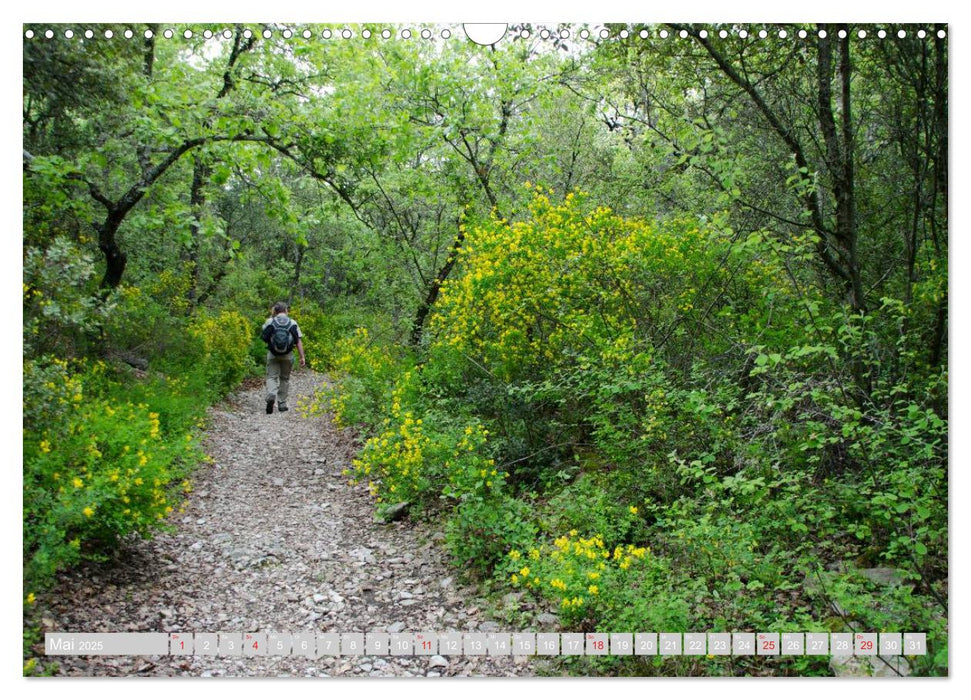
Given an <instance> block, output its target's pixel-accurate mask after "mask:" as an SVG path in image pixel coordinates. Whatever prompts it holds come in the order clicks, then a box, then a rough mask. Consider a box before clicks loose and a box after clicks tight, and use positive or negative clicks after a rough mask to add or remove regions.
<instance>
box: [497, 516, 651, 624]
mask: <svg viewBox="0 0 971 700" xmlns="http://www.w3.org/2000/svg"><path fill="white" fill-rule="evenodd" d="M502 569H503V570H504V571H505V572H506V575H507V576H508V580H509V583H510V584H511V585H512V586H513V587H516V588H521V589H526V590H529V591H531V592H532V593H533V594H535V595H537V596H539V597H541V598H545V599H546V600H548V601H549V602H550V603H551V604H553V606H554V607H555V608H556V612H557V613H558V615H559V617H560V619H561V620H562V622H563V624H564V626H565V627H566V628H567V629H581V628H591V627H596V626H597V625H598V624H600V625H603V624H608V623H610V622H611V621H619V620H620V619H621V618H624V617H629V615H630V614H631V612H632V611H633V610H636V609H640V608H642V607H643V603H641V604H640V605H638V604H637V602H636V599H637V598H638V596H639V597H640V599H642V600H643V601H648V600H650V598H652V597H653V596H654V595H656V594H657V593H658V592H659V590H661V589H660V588H654V589H653V590H652V589H651V587H649V586H648V585H647V584H648V583H649V582H650V581H652V580H653V579H654V578H655V577H656V575H657V572H658V571H664V570H665V564H664V563H663V562H662V561H661V560H659V559H657V558H656V557H655V556H654V555H653V554H652V552H651V550H650V548H649V547H645V546H637V545H634V544H617V545H615V546H613V547H610V546H608V545H607V544H606V543H605V542H604V539H603V537H601V536H600V535H593V536H591V537H583V536H581V535H580V534H579V532H578V531H577V530H570V532H569V533H567V534H564V535H561V536H560V537H557V538H556V539H555V540H554V541H553V542H552V543H551V544H547V543H544V544H541V545H539V546H535V547H530V548H528V549H525V550H522V551H521V550H519V549H513V550H510V551H509V552H508V553H507V555H506V561H505V563H504V566H503V567H502ZM622 611H623V613H622ZM628 623H629V621H628ZM649 628H650V629H653V628H652V627H650V626H648V627H644V629H649ZM618 629H620V628H618Z"/></svg>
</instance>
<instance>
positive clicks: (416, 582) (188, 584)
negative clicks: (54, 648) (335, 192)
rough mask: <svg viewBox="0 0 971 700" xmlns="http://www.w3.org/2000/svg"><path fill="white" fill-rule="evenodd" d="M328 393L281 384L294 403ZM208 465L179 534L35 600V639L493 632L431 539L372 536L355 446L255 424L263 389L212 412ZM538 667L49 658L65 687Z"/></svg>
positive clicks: (409, 529)
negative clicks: (96, 681)
mask: <svg viewBox="0 0 971 700" xmlns="http://www.w3.org/2000/svg"><path fill="white" fill-rule="evenodd" d="M324 381H326V379H325V377H324V376H323V375H319V374H316V373H313V372H311V371H309V370H300V371H296V372H294V374H293V375H292V377H291V397H292V398H291V406H295V405H296V404H297V399H298V398H299V397H307V396H309V395H310V394H311V393H312V392H313V390H314V388H315V387H317V386H319V385H320V384H321V383H322V382H324ZM205 449H206V452H207V453H208V454H209V455H211V456H212V458H213V463H212V464H207V465H203V466H202V467H200V468H199V470H198V471H197V472H196V473H195V474H194V476H193V478H192V481H193V492H192V493H191V494H190V496H189V500H188V502H187V506H186V509H185V511H184V512H183V513H175V514H173V520H174V524H175V525H176V530H175V531H174V532H172V533H162V534H160V535H157V536H156V537H155V538H154V539H152V540H149V541H138V542H135V543H133V544H131V545H130V546H128V547H126V549H125V550H124V551H123V552H122V553H121V554H120V555H119V556H118V557H117V558H116V560H114V561H112V562H108V563H104V564H97V565H86V566H84V567H81V568H79V569H78V570H76V571H74V572H72V573H70V574H69V575H67V576H65V577H64V578H63V579H62V580H61V582H60V584H59V585H58V587H57V589H56V590H55V591H53V592H52V594H51V595H49V596H45V601H44V603H45V610H44V614H43V618H42V627H43V629H44V631H55V630H56V631H62V632H289V633H296V632H338V633H344V632H378V631H386V632H402V631H404V632H422V631H436V632H440V631H458V632H469V631H481V632H489V631H497V630H499V629H500V626H499V625H498V624H497V623H496V622H494V621H491V620H487V619H485V616H484V614H483V613H482V611H481V605H482V604H481V603H480V602H477V601H476V600H475V597H474V592H473V591H470V590H466V589H463V588H461V587H459V586H458V585H457V584H456V582H455V581H456V577H455V573H454V572H453V571H450V570H449V568H448V566H447V564H446V561H445V559H446V553H445V549H444V544H443V542H442V536H441V533H436V532H434V528H432V529H428V525H427V524H426V525H423V526H422V527H421V529H419V528H416V527H415V526H413V525H412V524H409V523H400V522H399V523H393V524H390V525H382V524H376V523H374V521H373V510H372V502H371V499H370V497H369V495H368V494H367V491H366V489H364V488H363V487H360V486H349V485H348V483H347V478H346V477H344V476H342V475H341V470H342V469H345V468H347V467H348V466H349V464H350V459H351V456H352V454H353V453H354V444H353V440H352V438H351V436H350V435H349V434H348V433H345V432H341V431H339V430H337V429H336V428H335V427H334V426H333V425H332V423H331V422H330V421H329V419H328V418H327V417H326V416H316V417H304V416H301V415H300V414H299V413H298V412H297V411H296V410H291V411H289V412H287V413H283V414H281V413H274V414H272V415H266V413H265V406H264V403H263V397H262V387H259V386H253V387H251V388H244V389H241V390H240V391H239V392H237V393H236V394H234V395H233V396H231V397H230V399H229V400H227V401H226V402H224V403H223V404H221V405H220V406H218V407H216V408H214V409H212V410H211V411H210V421H209V426H208V429H207V434H206V437H205ZM534 664H535V660H533V661H528V660H527V659H525V658H517V657H476V656H450V657H449V656H444V657H427V656H407V657H393V656H358V657H347V656H345V657H323V658H320V659H307V658H300V657H296V656H290V657H242V658H227V657H198V656H190V657H180V656H159V657H123V656H104V657H98V656H91V657H60V658H59V659H58V665H59V675H68V676H120V675H145V676H233V677H240V676H254V677H259V676H271V677H279V676H299V677H306V676H380V677H396V676H524V675H530V674H531V673H532V670H533V668H534Z"/></svg>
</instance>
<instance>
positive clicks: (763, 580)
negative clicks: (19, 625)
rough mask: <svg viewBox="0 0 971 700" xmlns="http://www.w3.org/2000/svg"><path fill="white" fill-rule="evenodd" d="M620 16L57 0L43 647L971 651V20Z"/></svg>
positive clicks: (246, 663) (27, 595)
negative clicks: (953, 529)
mask: <svg viewBox="0 0 971 700" xmlns="http://www.w3.org/2000/svg"><path fill="white" fill-rule="evenodd" d="M344 10H345V11H347V12H351V11H353V8H344ZM601 10H603V11H604V12H606V13H607V14H606V15H605V16H604V17H601V18H600V19H599V20H598V19H597V16H596V15H597V13H598V12H600V11H601ZM912 10H913V11H912V12H911V13H910V14H911V15H914V14H915V13H916V14H925V15H926V17H924V19H938V20H939V19H946V17H944V16H943V15H941V13H940V12H939V11H937V10H933V11H930V10H928V11H926V12H924V11H922V10H921V9H920V8H912ZM327 12H328V10H327V8H321V9H319V11H317V12H315V14H316V15H319V16H325V15H327ZM618 12H619V10H618V9H617V8H606V7H605V8H597V7H594V6H589V7H587V8H585V9H584V10H583V11H582V12H579V11H576V10H575V9H570V8H556V7H553V8H547V11H546V12H545V14H543V16H542V17H540V16H539V15H538V14H537V12H535V11H531V9H530V7H529V5H528V4H526V5H523V6H522V7H521V8H507V9H506V10H505V11H504V12H503V14H502V17H500V18H498V19H507V20H509V21H507V22H494V23H462V22H459V21H420V18H421V14H422V12H421V9H420V8H413V11H412V12H411V13H410V14H411V15H413V16H414V18H417V19H416V20H413V21H403V20H401V21H392V22H383V21H381V18H380V17H374V16H373V12H369V11H368V10H367V9H366V8H360V15H359V16H357V19H356V21H351V20H348V19H346V17H347V15H346V13H345V12H343V11H342V12H341V13H340V14H338V13H337V12H336V10H335V16H334V17H332V18H331V19H327V18H326V17H324V19H322V20H321V21H315V22H237V21H225V22H196V21H190V22H184V23H180V22H146V23H138V22H82V23H72V22H62V21H53V22H33V21H29V22H26V23H24V24H22V25H20V26H19V30H20V32H21V39H22V59H23V87H22V92H23V110H22V113H23V122H22V138H23V149H22V150H23V155H22V176H23V202H22V211H23V217H22V219H23V224H22V225H23V234H22V244H23V251H22V260H23V328H22V330H23V335H22V338H23V340H22V347H23V377H22V395H23V472H24V473H23V561H24V566H23V581H24V590H23V629H24V650H23V653H24V675H25V676H54V677H132V676H150V677H156V678H183V677H190V678H209V677H232V678H291V679H295V678H320V679H324V678H332V677H365V678H405V677H408V678H422V679H424V680H423V681H422V682H423V683H430V682H437V681H433V680H432V679H440V678H450V677H477V678H481V677H488V678H493V677H495V678H527V677H529V678H531V677H549V676H556V677H560V676H568V677H637V678H656V677H706V678H711V677H720V678H726V677H732V678H736V677H742V678H762V677H779V676H785V677H818V676H827V677H832V676H835V677H841V678H847V677H852V678H861V677H865V678H891V677H892V678H903V677H908V676H909V677H928V676H947V675H948V674H949V651H948V639H949V616H948V602H949V588H948V586H949V558H948V553H949V548H948V547H949V513H948V493H949V475H948V460H949V428H948V420H949V418H948V415H949V414H948V409H949V384H948V357H949V338H950V334H949V318H950V316H949V309H950V308H952V306H951V305H950V302H949V290H950V285H949V275H948V266H949V260H950V253H949V240H950V239H949V212H950V211H951V210H952V208H951V207H950V206H949V199H948V193H949V184H950V183H949V177H950V172H951V163H950V162H949V156H950V150H949V137H950V133H951V132H950V130H949V121H948V117H949V97H950V89H949V76H950V75H952V74H953V73H956V71H951V70H950V65H949V58H950V51H949V49H950V42H951V37H950V31H951V29H950V26H949V25H948V24H947V23H946V22H928V21H923V22H922V21H907V22H899V21H873V22H788V23H778V22H768V21H751V20H752V17H751V16H750V14H746V13H741V12H740V13H738V17H737V18H738V19H745V20H746V21H738V22H736V21H731V18H730V17H728V15H730V14H731V12H729V10H727V9H724V8H723V9H722V11H719V12H718V13H716V14H715V15H713V16H712V17H711V20H710V21H700V20H696V21H690V22H689V21H685V22H651V21H640V20H646V19H650V17H651V16H652V15H659V14H660V13H659V12H655V11H654V8H650V7H646V6H645V7H637V8H635V7H633V6H631V7H628V8H626V9H625V10H624V12H623V13H622V16H618ZM139 13H140V11H135V12H126V13H125V14H126V16H128V15H137V14H139ZM289 13H293V14H294V15H300V14H301V12H297V11H293V10H292V9H284V10H283V11H282V12H281V10H280V9H279V8H272V7H267V6H264V7H263V10H262V12H261V14H264V15H265V18H266V19H273V18H281V16H282V18H283V19H285V18H286V17H285V16H286V15H287V14H289ZM212 14H213V17H215V18H216V19H220V17H218V16H217V15H218V14H219V13H218V12H214V13H212ZM233 14H234V13H232V12H228V11H223V12H222V15H223V17H222V19H232V17H233ZM391 14H392V15H393V16H396V15H394V13H391ZM476 14H477V13H473V12H470V11H467V10H465V9H462V8H454V18H453V19H456V20H460V19H463V17H462V15H467V16H468V17H466V18H475V17H474V16H475V15H476ZM478 14H480V15H481V14H486V13H478ZM489 14H496V13H489ZM671 14H672V12H670V11H667V12H664V16H665V17H668V16H670V15H671ZM770 14H771V13H770ZM803 14H804V15H805V19H813V15H814V14H816V13H815V12H814V11H813V10H812V8H809V7H807V8H806V9H805V12H804V13H803ZM850 14H852V13H849V12H844V11H836V12H829V13H821V14H820V17H823V15H826V16H830V17H833V16H839V15H844V16H849V15H850ZM271 15H274V16H276V17H271ZM877 15H879V12H878V13H877ZM854 16H855V15H854ZM888 16H892V15H888ZM65 17H66V16H65ZM726 17H728V19H727V20H726ZM530 18H532V19H534V20H535V19H542V20H544V21H524V20H526V19H530ZM767 18H768V19H772V17H767ZM756 19H757V18H756ZM875 19H879V17H878V16H875ZM546 20H550V21H546ZM34 682H38V683H43V682H42V681H32V683H34Z"/></svg>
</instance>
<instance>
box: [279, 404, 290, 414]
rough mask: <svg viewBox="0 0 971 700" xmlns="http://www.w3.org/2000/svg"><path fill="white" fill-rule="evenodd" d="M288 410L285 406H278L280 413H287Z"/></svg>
mask: <svg viewBox="0 0 971 700" xmlns="http://www.w3.org/2000/svg"><path fill="white" fill-rule="evenodd" d="M289 410H290V409H289V407H287V406H280V413H283V412H284V411H289Z"/></svg>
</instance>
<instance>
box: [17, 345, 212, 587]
mask: <svg viewBox="0 0 971 700" xmlns="http://www.w3.org/2000/svg"><path fill="white" fill-rule="evenodd" d="M26 367H27V372H26V373H25V379H26V384H25V389H26V387H30V389H29V390H25V407H24V409H25V411H24V417H25V418H24V512H23V524H24V529H23V532H24V538H23V542H24V575H25V580H27V581H31V582H32V583H35V584H37V585H39V586H43V585H44V584H45V583H46V582H47V581H49V580H50V577H51V576H53V574H55V573H56V572H57V571H59V570H61V569H63V568H64V567H66V566H68V565H70V564H71V563H73V562H75V561H77V560H78V559H79V558H80V557H81V556H94V555H97V554H99V553H100V552H103V551H105V550H106V549H109V548H111V547H112V546H114V545H115V544H116V543H117V542H118V541H119V540H120V538H122V537H124V536H126V535H128V534H132V533H135V534H139V535H142V536H147V535H149V534H151V533H152V532H153V531H154V530H156V529H158V528H159V527H161V526H163V524H164V520H165V518H166V516H167V515H168V514H169V513H171V512H172V511H173V509H174V508H177V507H179V505H180V500H181V499H180V494H181V493H182V492H184V491H185V490H186V489H188V482H187V481H185V480H184V479H185V476H186V474H187V472H188V470H189V469H190V468H191V467H192V466H194V465H195V464H196V463H197V462H198V461H199V460H200V459H201V457H202V454H201V452H200V450H199V447H198V444H197V441H194V440H193V439H192V436H191V434H185V433H180V434H179V435H172V434H171V431H172V430H174V429H176V428H179V429H180V430H184V428H183V427H182V426H181V425H175V422H176V421H177V419H176V418H175V417H174V416H173V414H171V413H168V414H166V415H163V414H162V413H161V412H160V410H153V408H152V407H150V406H149V405H148V404H147V403H145V402H143V401H139V400H138V399H132V398H122V397H124V396H126V395H128V396H132V395H133V392H131V391H128V390H124V389H121V387H119V386H117V385H114V386H113V387H112V385H111V383H110V380H109V379H108V378H107V377H106V376H105V368H104V366H103V365H101V364H93V365H92V366H90V367H87V368H84V367H83V366H80V365H79V369H76V370H74V371H71V370H70V369H69V368H68V363H66V362H64V361H63V360H53V359H50V358H43V359H42V360H37V361H32V362H30V363H27V364H26ZM89 387H90V391H89ZM112 388H113V391H112V390H111V389H112ZM119 395H120V396H119ZM37 400H44V401H47V402H48V403H49V404H50V406H45V405H38V404H36V403H33V402H34V401H37ZM28 402H30V405H28ZM160 405H162V406H165V408H166V410H168V408H169V406H168V404H166V403H165V402H164V397H160ZM166 421H168V425H169V428H170V430H169V431H167V430H166V429H165V428H166V425H165V422H166Z"/></svg>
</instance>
